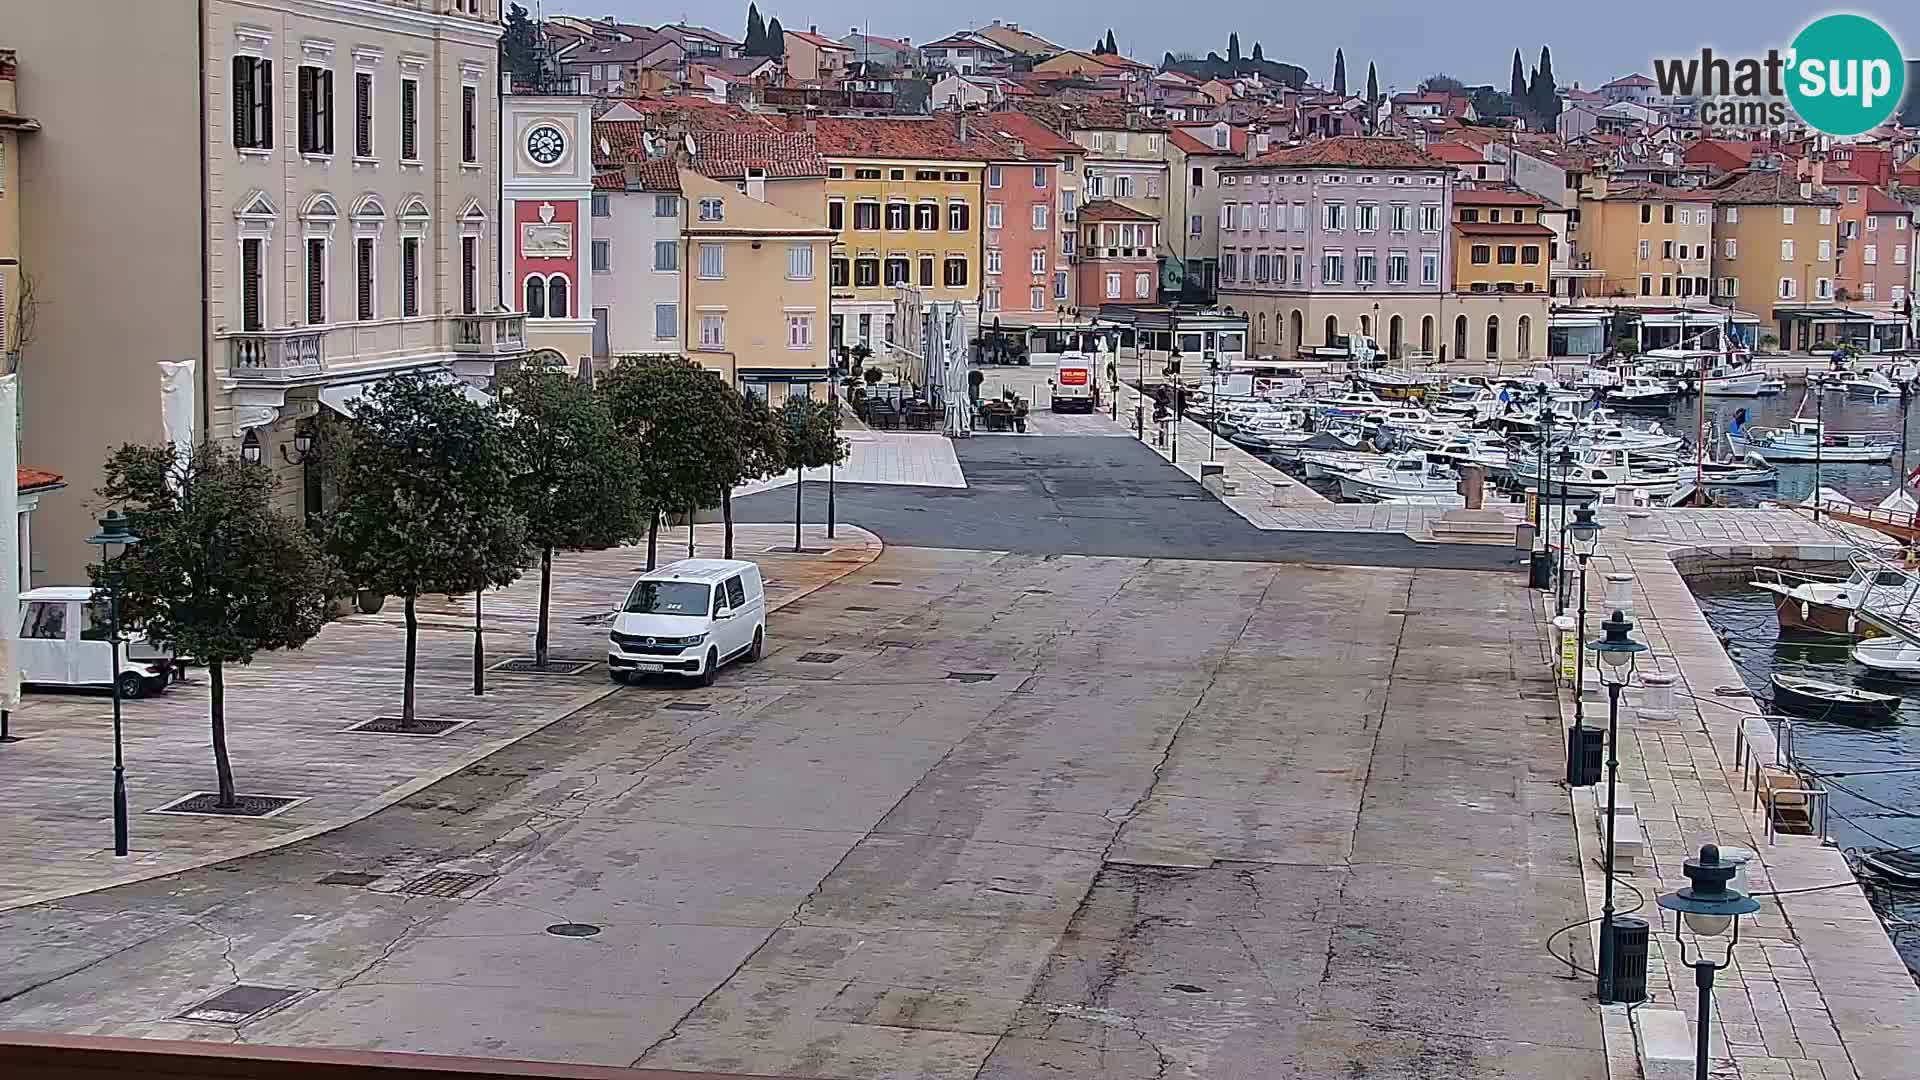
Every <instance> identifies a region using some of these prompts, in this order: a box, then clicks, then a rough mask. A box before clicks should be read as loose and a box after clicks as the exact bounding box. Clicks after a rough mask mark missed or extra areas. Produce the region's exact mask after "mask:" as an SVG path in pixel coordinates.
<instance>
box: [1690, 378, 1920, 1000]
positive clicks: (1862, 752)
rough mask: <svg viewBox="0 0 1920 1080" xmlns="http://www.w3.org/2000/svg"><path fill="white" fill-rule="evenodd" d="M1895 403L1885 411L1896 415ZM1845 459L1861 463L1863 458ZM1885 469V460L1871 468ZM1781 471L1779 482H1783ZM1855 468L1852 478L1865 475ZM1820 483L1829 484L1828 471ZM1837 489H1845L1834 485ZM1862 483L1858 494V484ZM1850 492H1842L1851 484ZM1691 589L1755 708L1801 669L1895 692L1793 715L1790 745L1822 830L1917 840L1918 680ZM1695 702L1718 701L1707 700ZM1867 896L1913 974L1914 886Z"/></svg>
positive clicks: (1917, 954)
mask: <svg viewBox="0 0 1920 1080" xmlns="http://www.w3.org/2000/svg"><path fill="white" fill-rule="evenodd" d="M1898 408H1899V405H1898V403H1897V402H1896V403H1894V409H1895V414H1894V420H1895V422H1897V421H1898ZM1853 468H1857V469H1864V468H1865V467H1864V466H1854V467H1853ZM1878 471H1879V472H1881V473H1887V472H1890V471H1891V469H1890V468H1882V469H1880V470H1878ZM1784 482H1785V481H1784V478H1783V483H1784ZM1870 482H1871V480H1870V479H1869V478H1865V477H1863V478H1862V479H1861V480H1860V481H1859V483H1861V484H1866V483H1870ZM1827 483H1828V486H1829V487H1838V486H1839V485H1837V484H1835V483H1834V482H1833V481H1831V480H1829V481H1828V482H1827ZM1841 490H1843V491H1844V490H1847V489H1846V488H1841ZM1867 493H1868V490H1867V489H1865V488H1863V489H1862V490H1861V494H1860V495H1854V498H1856V499H1859V498H1861V496H1862V495H1864V494H1867ZM1850 494H1851V492H1850ZM1694 598H1695V600H1697V601H1698V602H1699V604H1700V610H1701V611H1702V613H1704V614H1705V615H1706V617H1707V621H1708V622H1709V623H1711V624H1712V626H1713V628H1714V630H1715V631H1716V632H1718V633H1719V635H1720V638H1721V640H1722V641H1723V642H1724V643H1725V644H1726V649H1727V654H1728V655H1729V656H1730V657H1732V659H1733V663H1734V666H1735V667H1736V668H1738V669H1739V671H1740V674H1741V678H1742V679H1743V680H1744V681H1745V683H1746V686H1745V689H1746V691H1747V692H1748V693H1750V694H1752V695H1753V697H1754V700H1755V701H1756V702H1757V703H1759V704H1760V705H1761V706H1762V707H1763V708H1765V707H1766V703H1767V702H1769V701H1770V700H1771V699H1772V678H1773V676H1774V675H1775V674H1776V673H1778V674H1783V675H1802V676H1806V677H1808V678H1814V679H1824V680H1826V681H1828V682H1834V683H1840V684H1842V685H1857V686H1860V687H1861V688H1862V689H1868V690H1874V691H1878V692H1881V693H1898V694H1901V695H1902V696H1903V700H1902V702H1901V705H1900V709H1899V711H1898V713H1897V714H1896V715H1895V716H1894V717H1893V719H1891V720H1884V721H1877V722H1870V723H1868V722H1858V721H1847V722H1841V721H1837V720H1831V719H1823V718H1820V717H1818V716H1812V715H1809V716H1805V717H1797V718H1796V719H1795V720H1794V722H1793V736H1792V740H1793V755H1794V758H1795V760H1796V761H1798V762H1799V763H1800V764H1801V765H1802V767H1804V768H1806V769H1808V770H1811V771H1813V772H1816V773H1818V774H1820V776H1821V783H1822V785H1823V786H1824V787H1825V788H1826V789H1827V790H1828V791H1829V792H1830V794H1829V796H1828V798H1829V799H1830V800H1831V801H1830V807H1829V821H1828V827H1827V831H1828V834H1829V835H1830V836H1832V837H1833V838H1834V840H1835V841H1836V842H1837V843H1838V844H1839V845H1840V847H1841V848H1843V849H1874V848H1904V847H1909V846H1912V847H1915V848H1916V849H1920V683H1887V682H1882V681H1879V680H1870V679H1868V678H1867V677H1866V670H1865V669H1864V668H1862V667H1861V666H1860V665H1858V664H1856V663H1854V662H1853V661H1852V660H1851V659H1849V658H1848V655H1847V647H1846V646H1845V645H1844V644H1828V643H1805V642H1799V641H1782V640H1781V638H1780V634H1779V624H1778V621H1777V619H1776V616H1775V614H1774V607H1773V602H1772V599H1771V597H1770V596H1769V595H1768V594H1767V593H1764V592H1761V591H1759V590H1758V589H1752V588H1747V587H1745V586H1744V585H1741V584H1739V583H1719V582H1716V583H1713V584H1705V583H1702V584H1697V585H1695V586H1694ZM1712 689H1713V688H1710V687H1696V688H1695V691H1694V692H1695V693H1697V694H1704V695H1707V696H1708V699H1709V700H1708V701H1707V702H1704V703H1703V704H1702V705H1701V708H1702V709H1703V710H1709V711H1711V710H1715V709H1717V708H1725V707H1728V706H1721V705H1718V704H1716V703H1712V702H1711V690H1712ZM1870 895H1871V896H1872V897H1873V901H1874V906H1875V908H1876V909H1877V910H1878V911H1879V912H1880V914H1881V917H1882V919H1883V920H1884V921H1885V922H1886V924H1887V931H1888V933H1889V935H1891V937H1892V938H1893V943H1894V945H1895V947H1896V948H1898V949H1899V951H1900V955H1901V957H1902V958H1903V959H1904V960H1906V962H1907V967H1908V968H1909V969H1910V970H1912V971H1913V972H1914V973H1915V974H1916V976H1920V889H1896V888H1886V887H1881V886H1877V885H1875V886H1873V887H1872V890H1871V893H1870Z"/></svg>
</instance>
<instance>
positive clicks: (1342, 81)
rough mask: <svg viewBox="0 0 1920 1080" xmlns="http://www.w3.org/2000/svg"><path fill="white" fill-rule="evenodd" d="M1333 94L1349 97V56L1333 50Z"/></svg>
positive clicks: (1338, 50)
mask: <svg viewBox="0 0 1920 1080" xmlns="http://www.w3.org/2000/svg"><path fill="white" fill-rule="evenodd" d="M1333 92H1334V93H1336V94H1339V95H1340V96H1341V97H1346V96H1347V54H1346V53H1345V52H1343V51H1341V50H1340V49H1335V50H1333Z"/></svg>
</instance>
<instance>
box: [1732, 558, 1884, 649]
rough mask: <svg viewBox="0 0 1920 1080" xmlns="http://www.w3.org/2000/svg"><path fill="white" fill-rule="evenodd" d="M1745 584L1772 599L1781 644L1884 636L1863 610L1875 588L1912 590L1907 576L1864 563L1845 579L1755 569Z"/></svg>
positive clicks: (1776, 569)
mask: <svg viewBox="0 0 1920 1080" xmlns="http://www.w3.org/2000/svg"><path fill="white" fill-rule="evenodd" d="M1753 573H1754V576H1753V578H1752V579H1751V580H1749V581H1748V582H1747V584H1748V585H1750V586H1752V587H1753V588H1756V589H1759V590H1760V591H1762V592H1765V593H1768V594H1769V595H1771V596H1772V597H1773V608H1774V612H1775V615H1776V616H1777V618H1778V619H1779V624H1780V636H1781V637H1783V638H1807V637H1827V638H1840V639H1843V640H1847V641H1860V640H1863V639H1865V638H1870V637H1878V636H1880V632H1879V631H1877V630H1875V629H1873V628H1872V627H1870V626H1868V625H1867V624H1866V623H1864V622H1862V621H1861V620H1860V617H1859V614H1858V612H1859V608H1860V605H1861V604H1862V603H1863V602H1864V601H1865V600H1866V597H1867V592H1868V590H1869V589H1873V588H1883V589H1903V588H1907V587H1909V586H1910V585H1911V581H1910V579H1909V578H1908V577H1907V575H1906V574H1905V573H1903V572H1902V571H1900V570H1897V569H1893V568H1891V567H1885V566H1881V565H1878V564H1876V563H1874V562H1872V561H1871V560H1867V559H1860V560H1858V561H1856V562H1855V563H1854V566H1853V573H1852V574H1851V575H1850V576H1848V577H1846V578H1844V579H1842V578H1833V577H1819V576H1815V575H1811V574H1802V573H1799V572H1797V571H1793V570H1782V569H1780V568H1779V567H1774V566H1757V567H1755V568H1754V571H1753Z"/></svg>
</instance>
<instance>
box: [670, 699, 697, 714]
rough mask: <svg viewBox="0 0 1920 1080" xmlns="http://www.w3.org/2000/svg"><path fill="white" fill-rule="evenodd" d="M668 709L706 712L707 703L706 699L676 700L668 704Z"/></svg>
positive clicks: (672, 710)
mask: <svg viewBox="0 0 1920 1080" xmlns="http://www.w3.org/2000/svg"><path fill="white" fill-rule="evenodd" d="M667 709H668V710H669V711H671V712H706V711H707V703H706V702H704V701H676V702H673V703H672V704H670V705H668V706H667Z"/></svg>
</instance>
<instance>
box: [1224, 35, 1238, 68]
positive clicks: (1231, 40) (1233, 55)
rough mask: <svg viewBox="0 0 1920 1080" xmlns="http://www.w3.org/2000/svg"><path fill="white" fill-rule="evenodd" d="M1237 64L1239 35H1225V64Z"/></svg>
mask: <svg viewBox="0 0 1920 1080" xmlns="http://www.w3.org/2000/svg"><path fill="white" fill-rule="evenodd" d="M1239 62H1240V35H1239V34H1237V33H1233V34H1228V35H1227V63H1229V64H1237V63H1239Z"/></svg>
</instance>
